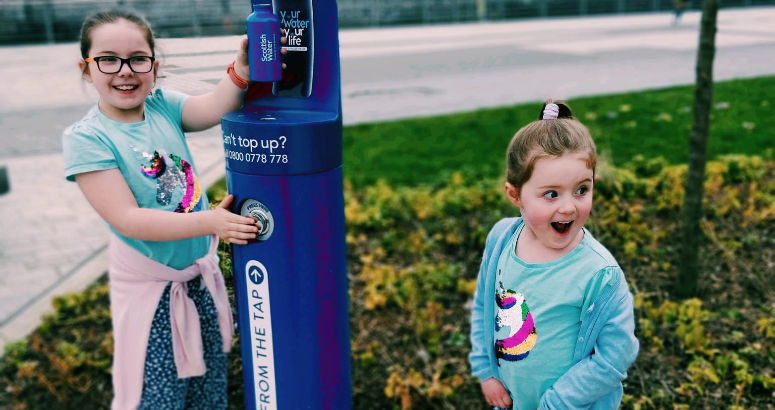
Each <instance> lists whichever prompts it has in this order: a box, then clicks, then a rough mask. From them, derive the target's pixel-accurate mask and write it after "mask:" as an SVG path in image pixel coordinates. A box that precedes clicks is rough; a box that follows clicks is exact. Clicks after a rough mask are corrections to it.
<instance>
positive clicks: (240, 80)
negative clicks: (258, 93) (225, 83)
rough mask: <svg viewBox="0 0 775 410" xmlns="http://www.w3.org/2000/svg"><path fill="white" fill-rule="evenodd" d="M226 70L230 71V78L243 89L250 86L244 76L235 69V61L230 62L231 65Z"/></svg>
mask: <svg viewBox="0 0 775 410" xmlns="http://www.w3.org/2000/svg"><path fill="white" fill-rule="evenodd" d="M226 72H227V73H229V78H231V81H232V82H233V83H234V85H236V86H237V87H239V88H240V89H241V90H245V91H247V90H248V88H249V87H250V84H249V83H248V82H247V81H246V80H245V79H244V78H242V77H240V76H239V74H237V72H236V71H235V70H234V61H232V62H231V64H229V66H228V67H227V68H226Z"/></svg>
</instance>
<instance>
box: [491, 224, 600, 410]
mask: <svg viewBox="0 0 775 410" xmlns="http://www.w3.org/2000/svg"><path fill="white" fill-rule="evenodd" d="M523 227H524V224H523V225H522V227H519V228H518V229H517V230H516V232H515V233H514V235H513V236H512V238H511V239H510V240H509V244H508V245H507V246H506V247H505V248H504V250H503V252H502V253H501V255H500V257H499V258H498V273H497V277H496V280H495V286H496V288H495V300H494V301H493V303H495V304H496V305H495V313H496V315H495V324H494V325H495V345H494V346H493V348H494V349H495V357H496V360H497V361H498V367H499V373H500V378H501V381H502V382H503V384H504V386H505V387H506V389H507V390H508V391H509V393H510V394H511V397H512V400H513V401H514V410H535V409H536V408H538V403H539V400H540V399H541V395H543V394H544V392H545V391H546V390H548V389H549V388H550V387H551V386H552V384H553V383H554V382H555V381H556V380H557V379H558V378H560V376H562V375H563V374H564V373H565V372H566V371H568V369H570V367H571V366H572V364H573V350H574V348H575V346H576V338H577V337H578V336H579V330H580V329H581V318H582V316H583V312H586V310H587V308H588V307H589V306H588V305H589V304H591V303H592V301H594V300H595V299H596V298H597V296H598V294H599V293H600V290H601V289H602V288H603V286H604V283H603V282H606V280H607V279H608V278H607V277H606V276H605V275H602V274H601V275H598V272H595V271H591V270H590V269H589V268H587V269H585V266H584V265H585V263H584V262H585V260H589V259H590V258H588V255H587V252H591V248H590V247H589V246H587V245H588V244H585V241H587V237H588V236H589V235H588V233H587V232H586V230H584V231H583V232H585V235H584V239H582V242H581V243H580V244H579V245H578V246H577V247H576V248H574V249H573V250H572V251H570V252H569V253H568V254H566V255H564V256H562V257H561V258H559V259H557V260H554V261H551V262H546V263H526V262H524V261H523V260H522V259H520V258H519V257H517V254H516V252H515V249H516V243H517V238H518V237H519V234H520V232H521V231H522V228H523ZM587 242H588V241H587Z"/></svg>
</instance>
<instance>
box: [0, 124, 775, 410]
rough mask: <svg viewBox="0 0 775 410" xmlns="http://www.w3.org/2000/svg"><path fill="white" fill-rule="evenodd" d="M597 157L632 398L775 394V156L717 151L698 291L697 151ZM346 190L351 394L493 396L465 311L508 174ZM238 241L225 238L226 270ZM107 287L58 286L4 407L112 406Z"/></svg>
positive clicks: (734, 403)
mask: <svg viewBox="0 0 775 410" xmlns="http://www.w3.org/2000/svg"><path fill="white" fill-rule="evenodd" d="M661 120H662V121H667V120H668V119H667V117H664V118H662V119H661ZM598 173H599V174H600V180H599V181H598V183H596V185H595V190H594V191H595V194H594V195H595V206H594V209H593V212H592V215H591V217H590V220H589V221H588V223H587V228H588V229H589V230H590V231H591V232H592V233H593V235H594V236H595V237H596V238H597V239H598V240H600V241H601V242H602V243H603V244H604V245H606V246H607V247H608V248H609V249H610V250H611V251H612V253H614V255H615V256H616V257H617V259H618V260H619V262H620V264H621V266H622V268H623V269H624V271H625V273H626V275H627V278H628V281H629V283H630V285H631V289H632V290H633V293H634V294H635V302H636V307H635V310H636V312H635V313H636V318H637V327H636V332H637V336H638V338H639V340H640V342H641V352H640V355H639V358H638V360H637V361H636V363H635V365H634V366H633V367H632V368H631V369H630V371H629V372H628V374H629V377H628V379H627V381H626V383H625V397H624V400H623V405H622V408H624V409H641V410H646V409H654V410H657V409H695V408H698V409H699V408H713V409H716V408H723V409H773V405H772V398H773V393H774V392H775V379H774V378H773V370H774V369H775V305H773V303H774V302H775V289H774V288H775V286H774V285H773V280H772V269H773V266H772V261H773V260H775V259H774V258H775V254H774V253H773V249H775V238H773V236H775V231H774V230H773V228H774V227H775V224H774V222H775V177H774V175H775V163H774V162H772V161H765V160H761V159H759V158H756V157H741V156H727V157H722V158H720V159H719V160H718V161H713V162H710V163H709V164H708V172H707V178H706V182H705V188H706V194H707V195H706V199H705V201H704V206H703V215H702V216H703V223H702V227H703V234H704V237H705V240H704V243H703V248H702V250H701V261H702V269H703V271H702V272H701V278H702V282H701V288H702V295H701V297H700V298H698V299H690V300H674V299H672V298H671V297H670V289H671V285H672V283H673V279H674V278H675V275H676V274H677V273H678V271H677V266H678V265H679V264H680V261H679V260H678V252H677V249H678V248H679V247H680V239H679V238H678V237H677V232H678V219H677V218H678V215H679V214H680V209H681V205H682V201H683V180H684V177H685V174H686V167H685V166H667V164H666V162H665V161H663V160H660V159H652V160H646V159H643V158H636V159H635V160H634V161H633V162H632V163H631V164H629V165H628V166H627V167H624V168H614V167H610V166H606V165H605V164H601V166H600V168H599V169H598ZM344 195H345V216H346V225H347V227H346V228H347V236H346V241H347V257H348V269H349V272H348V275H349V278H350V292H349V295H350V313H351V315H350V318H351V346H352V356H351V359H352V367H353V392H354V400H353V402H354V408H355V409H364V410H365V409H388V410H399V409H400V410H426V409H448V410H451V409H466V410H468V409H482V410H484V409H491V407H488V406H487V405H486V404H485V402H484V399H483V397H482V395H481V391H480V388H479V384H478V381H476V380H474V379H473V378H472V377H471V376H470V369H469V367H468V360H467V354H468V351H469V342H468V334H469V329H470V323H469V311H470V304H471V298H472V294H473V292H474V290H475V287H476V275H477V272H478V269H479V264H480V262H481V253H482V250H483V248H484V242H485V239H486V235H487V233H488V232H489V230H490V228H491V227H492V225H493V224H494V223H495V222H496V221H498V220H499V219H501V218H503V217H506V216H515V215H517V214H518V212H517V210H516V209H515V208H514V207H513V206H511V205H510V204H509V203H508V201H506V200H505V197H504V194H503V181H502V180H501V181H499V180H477V181H468V180H465V179H464V178H463V177H462V176H461V174H458V173H455V174H453V175H452V176H451V177H450V179H449V181H448V182H447V183H446V184H442V185H440V186H434V187H415V188H406V187H393V186H389V185H387V184H385V183H377V184H375V185H372V186H369V187H366V188H364V189H360V190H357V191H356V190H354V189H353V188H352V186H351V185H349V184H347V183H346V184H345V191H344ZM211 197H212V198H215V199H216V200H217V199H219V198H222V197H223V193H213V194H212V195H211ZM228 251H229V247H228V246H226V245H224V244H221V246H220V248H219V253H220V254H221V257H222V258H221V260H222V268H223V270H224V274H225V275H226V276H227V277H230V276H231V270H230V265H229V258H228ZM230 282H231V281H228V282H227V283H229V284H230ZM106 289H107V287H106V285H105V284H104V283H99V284H97V285H95V286H94V287H92V288H90V289H88V290H87V291H85V292H83V293H82V294H78V295H70V296H67V297H65V298H61V299H58V300H57V301H56V307H57V312H56V313H55V314H54V315H52V316H51V317H49V318H48V319H46V321H45V323H44V324H43V325H42V326H41V328H40V329H38V330H37V331H36V332H35V333H34V334H33V335H32V336H31V337H30V338H29V339H27V340H25V341H21V342H17V343H12V344H9V345H8V347H7V348H6V353H5V357H4V358H3V359H2V361H0V385H1V386H0V387H2V388H0V408H9V409H15V410H23V409H24V410H27V409H29V410H31V409H44V408H58V409H78V410H81V409H92V408H105V407H106V406H107V403H108V402H109V399H110V396H111V393H112V392H111V388H110V383H109V382H110V379H109V377H110V373H109V358H110V355H111V354H112V343H111V342H110V340H111V339H110V323H109V314H108V307H107V306H108V301H107V290H106ZM238 343H239V342H238V340H235V346H234V347H233V348H232V352H231V353H230V355H229V361H230V363H229V391H230V393H229V400H230V408H232V409H239V408H242V407H243V403H242V400H243V399H242V382H241V359H240V357H239V348H238V346H237V345H238Z"/></svg>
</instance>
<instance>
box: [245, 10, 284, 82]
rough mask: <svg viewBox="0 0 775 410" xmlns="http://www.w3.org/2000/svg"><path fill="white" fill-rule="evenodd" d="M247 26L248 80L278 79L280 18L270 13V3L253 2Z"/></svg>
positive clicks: (279, 70)
mask: <svg viewBox="0 0 775 410" xmlns="http://www.w3.org/2000/svg"><path fill="white" fill-rule="evenodd" d="M255 1H258V2H260V1H268V0H255ZM247 26H248V63H249V64H250V80H251V81H256V82H274V81H280V79H282V76H283V72H282V69H283V67H282V61H280V47H281V46H280V19H279V18H278V17H277V16H276V15H275V14H274V13H272V4H270V3H253V13H252V14H251V15H250V16H248V21H247Z"/></svg>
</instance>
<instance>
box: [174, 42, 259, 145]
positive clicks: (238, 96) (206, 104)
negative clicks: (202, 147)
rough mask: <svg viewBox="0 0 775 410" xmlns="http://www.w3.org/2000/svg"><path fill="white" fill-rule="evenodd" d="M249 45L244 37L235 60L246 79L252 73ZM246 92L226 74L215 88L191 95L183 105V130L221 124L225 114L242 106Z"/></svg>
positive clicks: (194, 129)
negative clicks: (207, 91)
mask: <svg viewBox="0 0 775 410" xmlns="http://www.w3.org/2000/svg"><path fill="white" fill-rule="evenodd" d="M247 46H248V39H246V38H244V39H242V41H241V42H240V47H239V49H238V50H237V58H236V59H235V60H234V71H235V72H236V73H237V75H238V76H240V77H241V78H243V79H246V80H247V79H248V78H249V74H250V70H249V69H248V53H247ZM225 69H226V68H225V67H224V70H225ZM246 92H247V91H246V90H243V89H241V88H239V87H237V86H236V85H235V84H234V83H233V82H232V81H231V79H230V78H229V77H228V76H224V78H223V79H222V80H221V81H220V82H219V83H218V85H217V86H216V87H215V90H213V91H210V92H209V93H206V94H202V95H195V96H192V97H189V99H188V100H187V101H186V104H185V105H184V106H183V131H185V132H195V131H202V130H206V129H208V128H211V127H213V126H215V125H218V124H220V123H221V116H222V115H223V114H226V113H227V112H229V111H234V110H236V109H238V108H239V107H241V106H242V103H243V101H244V100H245V94H246Z"/></svg>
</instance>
